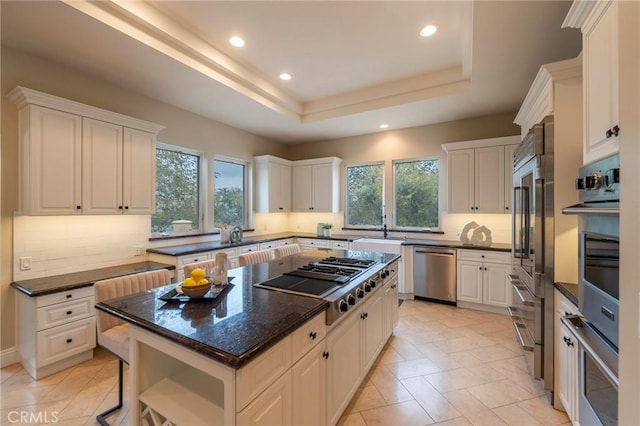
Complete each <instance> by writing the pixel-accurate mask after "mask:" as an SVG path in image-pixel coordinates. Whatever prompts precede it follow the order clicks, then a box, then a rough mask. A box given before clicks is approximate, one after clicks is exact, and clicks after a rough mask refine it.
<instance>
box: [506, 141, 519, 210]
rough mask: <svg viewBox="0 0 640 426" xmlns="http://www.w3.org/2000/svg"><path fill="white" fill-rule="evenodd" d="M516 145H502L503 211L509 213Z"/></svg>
mask: <svg viewBox="0 0 640 426" xmlns="http://www.w3.org/2000/svg"><path fill="white" fill-rule="evenodd" d="M517 148H518V145H507V146H505V147H504V212H505V213H511V203H512V200H511V197H513V154H514V153H515V152H516V149H517Z"/></svg>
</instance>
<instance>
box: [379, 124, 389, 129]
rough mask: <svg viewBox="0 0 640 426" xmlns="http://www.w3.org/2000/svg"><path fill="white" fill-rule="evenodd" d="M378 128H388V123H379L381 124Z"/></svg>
mask: <svg viewBox="0 0 640 426" xmlns="http://www.w3.org/2000/svg"><path fill="white" fill-rule="evenodd" d="M380 128H381V129H388V128H389V125H388V124H381V125H380Z"/></svg>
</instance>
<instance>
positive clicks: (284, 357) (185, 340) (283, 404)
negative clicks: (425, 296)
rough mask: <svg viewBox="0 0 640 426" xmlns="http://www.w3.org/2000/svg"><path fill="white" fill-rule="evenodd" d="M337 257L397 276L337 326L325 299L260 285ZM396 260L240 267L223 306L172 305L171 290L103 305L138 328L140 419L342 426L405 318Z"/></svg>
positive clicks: (308, 255) (134, 403)
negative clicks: (329, 321) (399, 299)
mask: <svg viewBox="0 0 640 426" xmlns="http://www.w3.org/2000/svg"><path fill="white" fill-rule="evenodd" d="M327 256H349V257H352V256H363V257H367V256H375V258H376V259H377V260H378V264H377V266H376V267H377V268H389V269H390V270H391V271H392V272H391V273H390V275H389V276H388V277H386V278H385V279H384V280H383V281H380V283H379V285H378V286H377V287H376V288H375V289H373V291H371V292H370V295H369V296H368V298H367V299H366V300H364V302H361V303H359V304H357V305H355V306H352V307H351V309H350V310H349V312H348V314H345V315H343V316H342V317H341V318H340V319H339V320H337V321H335V322H334V323H332V324H330V325H327V324H326V319H325V318H326V317H325V310H326V309H327V308H328V305H329V304H328V302H326V301H325V300H323V299H320V298H314V297H306V296H300V295H294V294H287V293H283V292H280V291H274V290H269V289H265V288H257V287H255V286H254V284H257V283H261V282H264V281H267V280H270V279H272V278H275V277H279V276H281V275H282V274H284V273H285V272H287V271H290V270H291V269H293V268H295V267H298V266H300V265H305V264H308V263H309V262H312V261H317V260H320V259H321V258H323V257H327ZM396 259H397V256H395V255H388V254H375V255H373V254H368V253H359V252H348V251H343V250H317V251H309V252H304V253H301V254H299V255H295V256H290V257H286V258H282V259H278V260H274V261H271V262H265V263H260V264H257V265H251V266H247V267H243V268H236V269H232V270H231V271H230V272H229V276H230V277H233V279H232V280H231V285H232V287H230V288H229V290H228V291H227V292H226V295H225V296H224V297H223V298H222V299H221V300H215V301H189V302H180V303H177V302H173V301H170V302H164V301H162V300H160V299H158V298H159V297H160V296H162V295H163V294H165V293H167V292H168V291H169V290H171V289H172V288H173V286H166V287H162V288H159V289H155V290H152V291H150V292H146V293H139V294H136V295H132V296H128V297H124V298H120V299H113V300H110V301H107V302H104V303H100V304H98V305H96V308H97V309H98V310H100V311H104V312H107V313H109V314H112V315H115V316H117V317H119V318H121V319H123V320H125V321H127V322H129V323H130V360H131V374H130V376H131V380H132V381H131V407H132V410H133V411H132V413H135V414H133V415H132V417H133V419H134V420H133V423H134V424H140V423H141V422H148V423H149V424H156V423H158V424H162V422H163V421H165V420H168V421H169V422H170V423H171V424H178V425H179V424H201V423H202V424H204V423H206V424H225V425H229V424H301V422H302V423H305V424H309V422H310V421H311V422H312V423H317V424H327V423H331V424H335V423H336V422H337V420H338V419H339V417H340V415H341V413H342V411H344V408H346V405H347V403H348V402H349V400H350V398H351V397H352V396H353V394H354V393H355V391H356V390H357V387H358V385H359V384H360V382H361V381H362V380H363V379H364V377H365V375H366V372H367V371H368V368H370V366H371V365H372V364H373V361H374V360H375V357H377V355H378V354H379V352H380V350H381V349H382V347H383V345H384V343H385V342H386V340H387V339H388V337H389V336H390V334H391V331H392V329H393V327H394V325H395V321H396V320H397V304H398V302H397V270H396V269H394V265H395V263H394V261H395V260H396ZM394 280H395V281H394ZM394 290H395V292H394ZM394 296H395V297H394ZM384 301H386V303H384ZM367 325H368V328H369V330H367ZM365 336H366V337H367V338H366V339H365ZM341 351H345V352H346V353H345V354H342V355H341V354H340V352H341ZM336 396H339V397H338V398H336Z"/></svg>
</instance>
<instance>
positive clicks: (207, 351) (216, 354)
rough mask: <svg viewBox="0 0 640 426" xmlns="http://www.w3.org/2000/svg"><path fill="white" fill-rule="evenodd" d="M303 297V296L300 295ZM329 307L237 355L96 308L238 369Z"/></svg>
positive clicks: (104, 307)
mask: <svg viewBox="0 0 640 426" xmlns="http://www.w3.org/2000/svg"><path fill="white" fill-rule="evenodd" d="M300 297H302V296H300ZM328 307H329V302H326V301H325V302H324V303H322V304H319V305H318V306H317V307H315V308H313V309H310V310H309V311H307V312H306V313H305V314H304V315H302V316H301V317H300V319H299V321H295V322H292V323H290V324H289V327H287V328H286V329H283V330H282V331H281V332H280V333H278V334H274V335H272V336H270V337H269V338H268V339H267V340H265V341H263V342H261V343H260V344H258V345H256V346H254V347H252V348H251V349H249V350H248V351H246V352H245V353H243V354H242V355H240V356H236V355H233V354H230V353H227V352H224V351H221V350H219V349H216V348H214V347H212V346H209V345H206V344H204V343H201V342H198V341H195V340H193V339H190V338H188V337H186V336H184V335H182V334H179V333H175V332H172V331H170V330H167V329H166V328H164V327H160V326H157V325H155V324H153V323H151V322H148V321H144V320H141V319H140V318H138V317H135V316H132V315H129V314H127V313H126V312H122V311H120V310H119V309H115V308H113V307H111V306H108V305H105V304H103V303H97V304H96V305H95V308H96V309H98V310H100V311H103V312H105V313H108V314H110V315H114V316H116V317H118V318H120V319H122V320H124V321H127V322H128V323H131V324H133V325H135V326H138V327H140V328H143V329H145V330H147V331H149V332H151V333H154V334H156V335H158V336H161V337H164V338H166V339H168V340H170V341H172V342H174V343H176V344H179V345H181V346H183V347H186V348H188V349H190V350H193V351H194V352H197V353H199V354H201V355H204V356H207V357H209V358H212V359H213V360H215V361H218V362H221V363H223V364H225V365H227V366H229V367H232V368H234V369H236V370H238V369H240V368H242V367H243V366H245V365H246V364H247V363H249V362H250V361H251V360H253V359H254V358H256V357H257V356H258V355H260V354H262V353H263V352H265V351H267V350H268V349H269V348H271V347H273V346H275V345H276V344H277V343H278V342H279V341H280V340H282V339H283V338H284V337H286V336H288V335H289V334H291V333H293V332H294V331H295V330H296V329H298V328H299V327H301V326H302V325H303V324H305V323H306V322H307V321H309V320H310V319H311V318H313V317H315V316H316V315H318V314H319V313H321V312H323V311H326V309H327V308H328Z"/></svg>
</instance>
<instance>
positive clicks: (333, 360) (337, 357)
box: [326, 312, 361, 424]
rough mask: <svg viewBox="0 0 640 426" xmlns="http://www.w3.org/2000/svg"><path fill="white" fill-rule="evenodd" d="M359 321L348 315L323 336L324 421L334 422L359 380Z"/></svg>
mask: <svg viewBox="0 0 640 426" xmlns="http://www.w3.org/2000/svg"><path fill="white" fill-rule="evenodd" d="M356 314H358V313H357V312H356ZM360 322H361V320H360V316H359V315H352V316H351V317H349V318H347V319H346V320H345V322H343V323H342V324H340V325H338V326H337V327H336V328H334V329H333V330H332V331H331V332H330V333H329V335H328V336H327V353H328V359H327V392H326V395H327V416H326V419H327V423H328V424H336V423H337V422H338V420H339V418H340V414H341V413H342V411H343V410H344V408H345V407H346V406H347V404H348V403H349V400H350V399H351V397H352V396H353V394H354V393H355V392H356V390H357V388H358V383H359V382H360V378H361V375H360V372H361V368H360V362H361V356H360V355H361V351H360V347H361V346H360V336H361V334H360V330H361V324H360Z"/></svg>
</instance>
